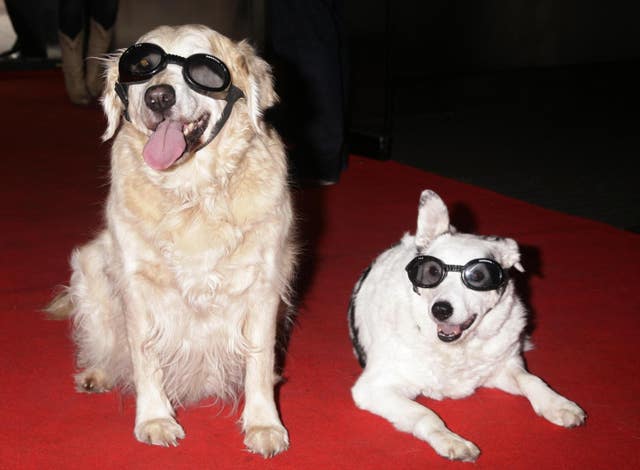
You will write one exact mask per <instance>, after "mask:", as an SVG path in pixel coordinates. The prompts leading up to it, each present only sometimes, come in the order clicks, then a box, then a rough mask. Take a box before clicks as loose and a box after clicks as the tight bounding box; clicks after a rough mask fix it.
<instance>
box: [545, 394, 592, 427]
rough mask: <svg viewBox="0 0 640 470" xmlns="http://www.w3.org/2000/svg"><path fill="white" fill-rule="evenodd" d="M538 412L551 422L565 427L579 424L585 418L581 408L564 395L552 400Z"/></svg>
mask: <svg viewBox="0 0 640 470" xmlns="http://www.w3.org/2000/svg"><path fill="white" fill-rule="evenodd" d="M540 414H541V415H542V416H543V417H544V418H546V419H547V420H549V421H551V422H552V423H553V424H557V425H558V426H563V427H565V428H573V427H575V426H580V425H581V424H583V423H584V421H585V419H586V418H587V414H586V413H585V412H584V411H583V410H582V408H580V407H579V406H578V405H576V404H575V403H574V402H572V401H571V400H567V399H566V398H564V397H560V398H559V399H558V400H554V401H553V402H552V403H551V404H550V405H549V406H548V407H547V408H545V409H543V410H541V412H540Z"/></svg>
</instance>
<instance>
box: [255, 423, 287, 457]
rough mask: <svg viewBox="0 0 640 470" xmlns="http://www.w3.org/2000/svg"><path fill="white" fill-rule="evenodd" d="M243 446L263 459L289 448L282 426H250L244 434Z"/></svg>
mask: <svg viewBox="0 0 640 470" xmlns="http://www.w3.org/2000/svg"><path fill="white" fill-rule="evenodd" d="M244 445H246V446H247V449H249V451H251V452H253V453H255V454H261V455H262V456H263V457H265V458H267V457H273V456H274V455H276V454H279V453H280V452H283V451H285V450H287V449H288V448H289V436H288V434H287V431H286V430H285V429H284V428H283V427H282V426H252V427H249V428H248V429H247V430H246V432H245V437H244Z"/></svg>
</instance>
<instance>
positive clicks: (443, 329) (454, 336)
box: [438, 313, 478, 343]
mask: <svg viewBox="0 0 640 470" xmlns="http://www.w3.org/2000/svg"><path fill="white" fill-rule="evenodd" d="M477 317H478V315H477V314H475V313H474V314H473V315H471V316H470V317H469V319H467V320H466V321H465V322H463V323H460V324H450V323H438V339H439V340H440V341H444V342H445V343H451V342H453V341H457V340H458V339H460V337H461V336H462V334H463V333H464V332H465V331H466V330H468V329H469V328H470V327H471V325H473V323H474V322H475V321H476V318H477Z"/></svg>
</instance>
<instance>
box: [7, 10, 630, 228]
mask: <svg viewBox="0 0 640 470" xmlns="http://www.w3.org/2000/svg"><path fill="white" fill-rule="evenodd" d="M23 4H24V5H25V9H26V10H27V14H28V15H29V16H30V18H31V21H32V24H33V27H34V29H35V30H38V31H39V32H40V34H41V35H42V37H43V38H44V39H43V40H45V41H46V42H47V43H48V46H49V47H48V49H49V52H50V57H49V59H48V60H47V61H41V62H40V63H35V62H33V61H31V62H28V63H27V62H22V63H19V62H13V63H8V62H6V61H5V62H3V63H2V64H0V80H1V70H11V69H16V68H22V69H24V68H30V69H38V68H47V67H56V66H59V63H58V61H57V58H58V57H57V55H56V54H57V51H56V41H57V39H56V34H55V33H56V24H57V23H56V11H57V10H56V2H55V1H53V0H46V1H40V2H30V1H24V2H23ZM264 9H265V4H264V1H248V0H240V1H230V0H227V1H211V0H210V1H205V0H189V1H183V2H173V1H168V0H164V1H153V2H152V1H133V0H121V2H120V12H119V16H118V22H117V26H116V36H115V41H114V46H116V47H122V46H123V45H127V44H129V43H131V42H132V41H134V40H135V38H137V36H139V35H140V34H142V33H143V32H145V31H146V30H148V29H150V28H151V27H153V26H155V25H157V24H162V23H166V24H177V23H184V22H201V23H205V24H208V25H209V26H211V27H213V28H215V29H218V30H220V31H221V32H223V33H225V34H227V35H229V36H231V37H234V38H237V39H240V38H244V37H249V38H251V40H252V41H253V42H254V43H255V44H256V46H257V47H258V49H261V48H262V47H263V46H264V42H265V34H267V32H266V28H265V25H264V22H263V19H264V11H265V10H264ZM638 13H640V7H639V6H636V5H635V4H634V3H633V2H604V1H594V0H586V1H577V0H565V1H562V2H558V1H553V0H540V1H525V0H510V1H508V2H505V1H496V0H487V1H482V2H477V1H470V0H469V1H461V0H451V1H444V0H440V1H429V2H424V1H395V2H392V1H367V0H348V1H346V2H345V22H346V24H345V29H346V32H347V38H346V46H347V50H348V57H349V82H348V84H349V86H348V89H349V119H348V136H349V140H348V142H349V147H350V150H351V152H352V153H357V154H361V155H365V156H368V157H371V158H379V159H393V160H396V161H400V162H403V163H406V164H409V165H412V166H417V167H420V168H423V169H425V170H428V171H432V172H435V173H439V174H442V175H445V176H449V177H452V178H455V179H457V180H461V181H465V182H468V183H472V184H475V185H478V186H482V187H486V188H490V189H493V190H495V191H497V192H500V193H503V194H506V195H510V196H513V197H516V198H519V199H522V200H526V201H529V202H532V203H535V204H539V205H542V206H545V207H548V208H552V209H557V210H561V211H564V212H567V213H570V214H574V215H580V216H584V217H588V218H592V219H596V220H600V221H603V222H605V223H608V224H611V225H613V226H616V227H618V228H622V229H626V230H632V231H635V232H637V231H639V230H640V209H638V207H639V206H640V198H639V197H638V189H637V187H638V185H637V182H636V180H637V176H636V175H637V174H638V171H637V170H636V168H635V167H636V161H637V155H638V152H639V150H640V136H639V132H638V130H639V129H640V127H639V124H640V121H639V118H638V113H637V111H638V105H639V104H640V92H638V84H639V83H640V81H639V80H638V79H639V78H640V67H639V62H640V28H638V27H637V21H638V18H639V17H640V15H639V14H638ZM0 83H1V82H0ZM0 86H1V85H0ZM347 171H348V169H347ZM434 189H437V188H434Z"/></svg>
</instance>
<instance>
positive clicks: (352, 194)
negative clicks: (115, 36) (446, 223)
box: [0, 71, 640, 469]
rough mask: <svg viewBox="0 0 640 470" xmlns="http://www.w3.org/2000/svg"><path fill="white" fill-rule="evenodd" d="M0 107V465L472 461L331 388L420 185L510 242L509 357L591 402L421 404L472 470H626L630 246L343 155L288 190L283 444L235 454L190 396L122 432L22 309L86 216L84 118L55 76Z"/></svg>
mask: <svg viewBox="0 0 640 470" xmlns="http://www.w3.org/2000/svg"><path fill="white" fill-rule="evenodd" d="M0 99H1V102H2V103H3V105H4V106H3V116H4V119H3V136H4V138H3V141H4V145H5V147H4V151H3V153H2V162H3V165H2V166H3V170H2V172H3V178H2V186H1V188H2V189H1V190H2V203H1V206H0V210H1V212H0V214H1V220H2V231H1V235H0V256H1V259H2V263H1V265H0V266H1V268H0V331H1V332H2V333H1V334H2V340H1V342H0V374H1V378H2V379H1V380H2V382H1V386H0V403H1V405H0V423H1V430H0V468H2V469H5V468H6V469H45V468H47V469H51V468H54V469H57V468H60V469H75V468H78V469H87V468H170V469H174V468H175V469H182V468H184V469H187V468H189V469H194V468H212V469H213V468H221V469H222V468H246V469H249V468H256V469H257V468H260V469H263V468H267V469H269V468H274V469H306V468H317V469H350V468H358V469H390V468H394V469H396V468H403V469H404V468H407V469H413V468H415V469H417V468H451V467H458V468H463V467H467V468H471V465H472V464H462V463H451V462H448V461H446V460H444V459H442V458H441V457H438V456H437V455H436V454H435V453H434V452H433V450H432V449H431V448H430V447H429V446H428V445H427V444H425V443H423V442H420V441H418V440H416V439H414V438H413V437H411V436H410V435H407V434H403V433H400V432H397V431H395V430H394V429H393V428H392V426H391V425H390V424H389V423H387V422H386V421H384V420H383V419H381V418H378V417H376V416H374V415H371V414H369V413H366V412H363V411H360V410H358V409H356V408H355V406H354V405H353V403H352V401H351V396H350V391H349V389H350V387H351V385H352V384H353V382H354V380H355V379H356V377H357V375H358V373H359V372H360V369H359V366H358V364H357V361H356V359H355V358H354V357H353V355H352V353H351V344H350V342H349V335H348V330H347V322H346V311H347V305H348V301H349V296H350V293H351V289H352V287H353V284H354V283H355V281H356V279H357V278H358V275H359V274H360V272H361V270H362V269H363V268H364V267H366V266H367V265H368V263H369V262H370V261H371V260H372V258H373V257H374V256H376V255H377V254H378V253H379V252H380V251H382V250H383V249H385V248H387V247H388V246H390V245H391V244H393V243H395V242H396V241H397V240H398V238H399V237H400V236H401V235H402V233H403V232H405V231H413V230H414V224H415V219H416V214H417V212H416V211H417V201H418V196H419V193H420V191H421V190H422V189H424V188H432V189H434V190H435V191H437V192H438V193H439V194H440V195H441V196H442V197H443V199H444V200H445V202H447V204H448V205H449V207H450V210H451V212H452V219H453V221H454V223H455V224H457V225H458V227H459V228H461V229H463V230H473V231H477V232H479V233H495V234H500V235H505V236H510V237H513V238H515V239H516V240H518V241H519V242H520V243H521V245H522V249H523V252H524V260H523V264H524V266H525V268H526V269H528V275H527V279H526V282H525V283H524V285H523V287H524V290H523V294H524V296H525V298H526V300H527V302H528V304H529V305H530V306H531V309H532V310H533V313H534V318H535V328H534V330H533V340H534V342H535V344H536V346H537V348H536V349H535V350H534V351H531V352H529V353H527V355H526V358H527V363H528V365H529V368H530V369H531V370H532V371H533V372H534V373H536V374H538V375H540V376H541V377H542V378H543V379H545V380H546V381H548V382H549V383H550V384H551V385H552V386H553V387H554V388H555V389H556V390H558V391H559V392H560V393H562V394H564V395H566V396H567V397H568V398H570V399H572V400H575V401H576V402H577V403H579V404H580V405H581V406H582V407H583V408H584V409H585V410H586V411H587V413H588V414H589V418H588V421H587V424H586V426H585V427H583V428H579V429H571V430H566V429H561V428H558V427H556V426H554V425H552V424H550V423H548V422H546V421H545V420H544V419H542V418H540V417H538V416H536V415H535V413H534V412H533V410H532V409H531V407H530V406H529V404H528V402H527V401H526V400H525V399H524V398H522V397H514V396H510V395H507V394H505V393H502V392H498V391H494V390H480V391H479V392H478V393H476V394H475V395H474V396H472V397H470V398H468V399H464V400H456V401H454V400H445V401H442V402H434V401H428V404H429V406H431V407H432V408H433V409H434V410H435V411H436V412H438V413H439V414H440V415H441V416H442V417H443V419H444V420H445V422H447V423H448V424H449V426H450V428H451V429H452V430H454V431H455V432H457V433H459V434H461V435H462V436H464V437H466V438H467V439H470V440H472V441H473V442H475V443H476V444H477V445H478V446H479V447H480V448H481V450H482V455H481V456H480V458H479V460H478V462H477V463H476V464H475V467H477V468H489V469H502V468H509V469H514V468H532V469H548V468H569V469H613V468H615V469H620V468H640V380H639V379H638V377H639V374H638V372H639V367H638V362H637V360H638V357H637V354H638V339H637V335H638V332H639V331H640V320H639V318H640V301H639V300H640V295H639V294H638V292H639V290H640V289H639V286H638V281H640V276H639V274H638V273H639V272H640V269H639V267H640V238H639V237H638V236H637V235H633V234H630V233H626V232H622V231H619V230H617V229H614V228H611V227H609V226H607V225H604V224H600V223H596V222H592V221H588V220H584V219H579V218H574V217H570V216H567V215H564V214H561V213H557V212H553V211H549V210H545V209H542V208H539V207H536V206H532V205H529V204H526V203H523V202H519V201H517V200H514V199H510V198H506V197H503V196H500V195H498V194H495V193H492V192H489V191H486V190H483V189H479V188H476V187H473V186H469V185H465V184H461V183H457V182H455V181H452V180H448V179H445V178H442V177H439V176H436V175H433V174H430V173H425V172H422V171H419V170H416V169H412V168H409V167H406V166H402V165H400V164H397V163H393V162H377V161H372V160H368V159H364V158H360V157H352V158H351V162H350V167H349V169H348V171H347V172H346V173H345V174H344V177H343V180H342V181H341V182H340V183H339V184H338V185H336V186H333V187H327V188H319V189H313V190H305V191H303V192H300V193H299V194H298V199H299V206H300V214H301V219H302V226H303V235H304V239H305V240H306V241H307V243H308V245H307V257H308V259H309V260H310V261H309V262H308V263H305V265H304V266H305V273H304V276H303V277H304V282H302V283H301V284H302V286H301V288H302V289H303V291H302V306H301V309H300V313H299V316H298V319H297V325H296V327H295V329H294V331H293V334H292V338H291V343H290V347H289V354H288V358H287V362H286V367H285V374H284V375H285V379H286V382H285V383H284V384H283V385H282V387H281V388H280V391H279V405H280V410H281V413H282V419H283V422H284V424H285V426H286V427H287V428H288V430H289V433H290V437H291V448H290V450H289V451H288V452H286V453H284V454H282V455H280V456H277V457H275V458H274V459H272V460H263V459H262V458H261V457H258V456H255V455H251V454H248V453H247V452H245V451H244V450H243V445H242V436H241V434H240V433H239V431H238V426H237V423H236V421H237V419H238V417H239V414H238V413H237V412H235V411H233V410H229V409H226V408H220V407H217V406H209V405H208V404H207V403H203V404H202V406H200V407H196V408H190V409H186V410H184V409H181V410H179V412H178V419H179V421H180V422H181V424H182V425H183V426H184V428H185V431H186V433H187V437H186V439H184V441H182V443H181V445H180V446H179V447H177V448H166V449H165V448H157V447H151V446H147V445H143V444H140V443H138V442H137V441H136V440H135V439H134V437H133V421H134V401H133V399H132V398H131V397H129V396H125V397H122V396H120V395H119V394H118V393H116V392H112V393H108V394H104V395H96V396H92V395H85V394H78V393H76V392H74V389H73V384H72V379H71V375H72V374H73V372H74V369H73V349H72V345H71V342H70V340H69V335H68V333H69V329H68V327H69V325H68V323H67V322H57V321H50V320H46V319H45V318H44V317H43V315H42V314H41V313H39V310H38V309H40V308H41V307H42V306H43V305H44V304H45V303H46V302H47V300H48V299H49V297H50V295H51V292H52V289H53V287H54V286H55V285H56V284H58V283H61V282H66V280H67V279H68V274H69V271H68V264H67V259H68V256H69V253H70V250H71V248H72V247H73V246H75V245H77V244H79V243H82V242H83V241H85V240H87V239H88V238H89V237H90V236H91V235H92V233H93V232H94V231H95V230H96V229H97V227H98V226H99V223H100V217H101V210H102V209H101V202H102V200H103V197H104V195H105V192H106V183H107V178H106V172H107V169H108V158H107V154H108V149H109V145H108V144H101V143H100V141H99V136H100V134H101V133H102V130H103V126H104V121H103V118H102V114H101V113H100V111H99V110H97V109H82V108H77V107H74V106H72V105H70V104H68V102H67V99H66V96H65V94H64V89H63V86H62V77H61V75H60V74H59V73H58V72H46V71H45V72H38V73H16V74H9V73H5V74H4V75H0ZM425 158H431V156H429V155H425ZM434 158H435V157H434Z"/></svg>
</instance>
